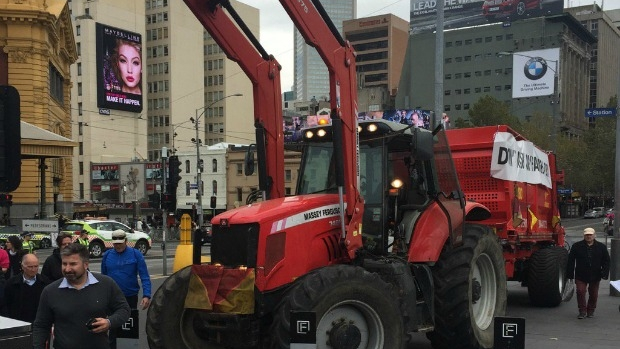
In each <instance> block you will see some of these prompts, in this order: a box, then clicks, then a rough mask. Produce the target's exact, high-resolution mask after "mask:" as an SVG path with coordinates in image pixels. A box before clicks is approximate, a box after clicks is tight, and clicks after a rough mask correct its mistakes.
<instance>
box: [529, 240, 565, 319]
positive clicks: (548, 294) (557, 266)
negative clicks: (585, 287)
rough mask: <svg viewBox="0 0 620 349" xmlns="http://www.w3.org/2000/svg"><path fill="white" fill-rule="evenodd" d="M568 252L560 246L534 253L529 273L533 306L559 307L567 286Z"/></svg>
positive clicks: (530, 261)
mask: <svg viewBox="0 0 620 349" xmlns="http://www.w3.org/2000/svg"><path fill="white" fill-rule="evenodd" d="M567 260H568V252H567V251H566V249H564V248H562V247H558V246H553V247H548V248H542V249H540V250H538V251H535V252H534V253H532V256H531V257H530V260H529V266H528V273H527V293H528V295H529V297H530V302H531V303H532V305H535V306H539V307H557V306H558V305H559V304H560V303H562V292H563V291H564V286H565V285H566V261H567Z"/></svg>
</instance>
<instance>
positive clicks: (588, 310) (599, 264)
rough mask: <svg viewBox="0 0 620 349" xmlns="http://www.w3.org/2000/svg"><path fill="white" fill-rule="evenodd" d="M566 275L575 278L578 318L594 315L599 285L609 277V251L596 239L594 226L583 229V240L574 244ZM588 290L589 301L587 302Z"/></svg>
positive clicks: (569, 256) (569, 255)
mask: <svg viewBox="0 0 620 349" xmlns="http://www.w3.org/2000/svg"><path fill="white" fill-rule="evenodd" d="M566 277H567V278H568V279H575V286H576V287H575V288H576V289H577V306H578V307H579V315H578V316H577V318H578V319H583V318H584V317H589V318H591V317H594V310H595V309H596V301H597V300H598V287H599V283H600V282H601V279H604V280H607V278H608V277H609V252H607V246H605V244H603V243H601V242H598V241H596V236H595V231H594V229H593V228H585V229H584V230H583V240H581V241H578V242H576V243H574V244H573V246H572V247H571V249H570V253H569V254H568V263H567V268H566ZM586 290H587V293H588V302H587V303H586Z"/></svg>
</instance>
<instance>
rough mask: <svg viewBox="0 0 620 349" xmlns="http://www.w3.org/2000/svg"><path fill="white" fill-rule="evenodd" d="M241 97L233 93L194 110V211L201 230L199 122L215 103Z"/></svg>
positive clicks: (239, 94)
mask: <svg viewBox="0 0 620 349" xmlns="http://www.w3.org/2000/svg"><path fill="white" fill-rule="evenodd" d="M241 96H243V94H241V93H235V94H232V95H228V96H224V97H222V98H220V99H218V100H216V101H213V102H212V103H211V104H209V105H207V106H206V107H202V108H198V109H196V118H195V119H194V120H192V121H193V122H194V126H195V129H196V140H195V141H196V182H197V183H196V186H197V188H198V194H197V195H196V198H197V199H198V205H196V211H197V214H198V227H199V228H202V225H203V211H202V170H201V168H200V138H199V133H198V130H199V128H200V126H199V124H200V123H199V121H200V117H201V116H202V115H204V113H205V111H207V109H209V108H211V107H212V106H213V105H214V104H215V103H217V102H219V101H221V100H224V99H226V98H228V97H241ZM201 110H202V112H201V113H200V114H199V113H198V112H199V111H201Z"/></svg>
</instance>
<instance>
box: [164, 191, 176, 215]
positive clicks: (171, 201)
mask: <svg viewBox="0 0 620 349" xmlns="http://www.w3.org/2000/svg"><path fill="white" fill-rule="evenodd" d="M161 208H162V209H164V210H167V211H169V212H174V211H176V209H177V197H176V195H173V194H163V195H162V196H161Z"/></svg>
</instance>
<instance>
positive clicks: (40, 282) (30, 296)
mask: <svg viewBox="0 0 620 349" xmlns="http://www.w3.org/2000/svg"><path fill="white" fill-rule="evenodd" d="M21 263H22V272H21V273H19V274H17V275H15V276H13V277H12V278H10V279H9V280H8V281H7V282H6V287H5V289H4V305H5V309H6V316H7V317H10V318H11V319H16V320H21V321H26V322H30V323H32V322H33V321H34V318H35V317H36V315H37V308H38V307H39V297H40V296H41V292H43V289H44V288H45V286H47V285H48V284H49V283H50V281H49V280H48V279H47V278H46V277H45V276H43V275H41V274H38V272H39V258H38V257H37V256H36V255H34V254H32V253H28V254H25V255H24V257H23V258H22V262H21Z"/></svg>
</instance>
